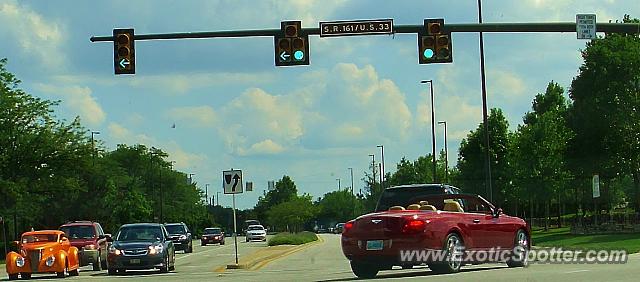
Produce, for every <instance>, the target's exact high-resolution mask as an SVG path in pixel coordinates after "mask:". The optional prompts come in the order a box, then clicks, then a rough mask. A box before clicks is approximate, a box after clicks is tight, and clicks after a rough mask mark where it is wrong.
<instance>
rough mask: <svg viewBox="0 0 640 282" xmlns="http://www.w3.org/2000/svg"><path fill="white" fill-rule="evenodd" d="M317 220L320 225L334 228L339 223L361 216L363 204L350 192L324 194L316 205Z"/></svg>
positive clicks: (341, 191)
mask: <svg viewBox="0 0 640 282" xmlns="http://www.w3.org/2000/svg"><path fill="white" fill-rule="evenodd" d="M316 206H317V207H318V216H317V219H318V221H319V223H320V224H322V225H327V226H332V225H335V224H336V223H338V222H347V221H348V220H350V219H353V218H355V217H356V216H358V215H360V214H359V213H358V212H360V211H361V210H362V207H361V203H360V201H359V200H358V198H356V197H355V196H354V195H353V194H352V193H351V191H349V190H346V189H345V190H340V191H333V192H329V193H326V194H324V196H322V198H320V200H319V201H318V202H317V203H316Z"/></svg>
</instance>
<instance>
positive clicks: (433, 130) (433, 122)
mask: <svg viewBox="0 0 640 282" xmlns="http://www.w3.org/2000/svg"><path fill="white" fill-rule="evenodd" d="M420 83H423V84H424V83H429V86H430V87H429V89H430V90H429V92H430V93H431V155H432V163H433V183H437V179H436V116H435V115H436V114H435V107H434V103H433V80H431V79H429V80H423V81H420Z"/></svg>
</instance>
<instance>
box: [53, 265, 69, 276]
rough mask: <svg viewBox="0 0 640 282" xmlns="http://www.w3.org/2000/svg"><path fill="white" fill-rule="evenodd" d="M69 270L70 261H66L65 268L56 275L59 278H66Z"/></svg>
mask: <svg viewBox="0 0 640 282" xmlns="http://www.w3.org/2000/svg"><path fill="white" fill-rule="evenodd" d="M68 272H69V262H66V263H65V266H64V270H62V272H56V276H57V277H58V278H65V277H67V273H68Z"/></svg>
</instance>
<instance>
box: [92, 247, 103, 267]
mask: <svg viewBox="0 0 640 282" xmlns="http://www.w3.org/2000/svg"><path fill="white" fill-rule="evenodd" d="M91 265H92V266H93V271H100V270H102V255H101V254H100V252H98V257H97V258H96V260H95V261H94V262H93V263H92V264H91Z"/></svg>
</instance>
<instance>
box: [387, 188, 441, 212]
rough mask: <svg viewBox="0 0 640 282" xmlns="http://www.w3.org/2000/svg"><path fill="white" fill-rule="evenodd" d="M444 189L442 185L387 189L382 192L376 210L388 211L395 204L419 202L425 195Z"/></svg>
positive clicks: (405, 204)
mask: <svg viewBox="0 0 640 282" xmlns="http://www.w3.org/2000/svg"><path fill="white" fill-rule="evenodd" d="M443 191H444V189H443V188H442V187H440V186H426V187H403V188H393V189H386V190H384V192H382V196H381V197H380V200H379V201H378V205H377V207H376V211H386V210H388V209H389V208H390V207H393V206H402V207H407V206H409V205H411V204H416V203H418V202H419V201H420V198H421V197H423V196H427V195H434V194H441V193H443Z"/></svg>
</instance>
